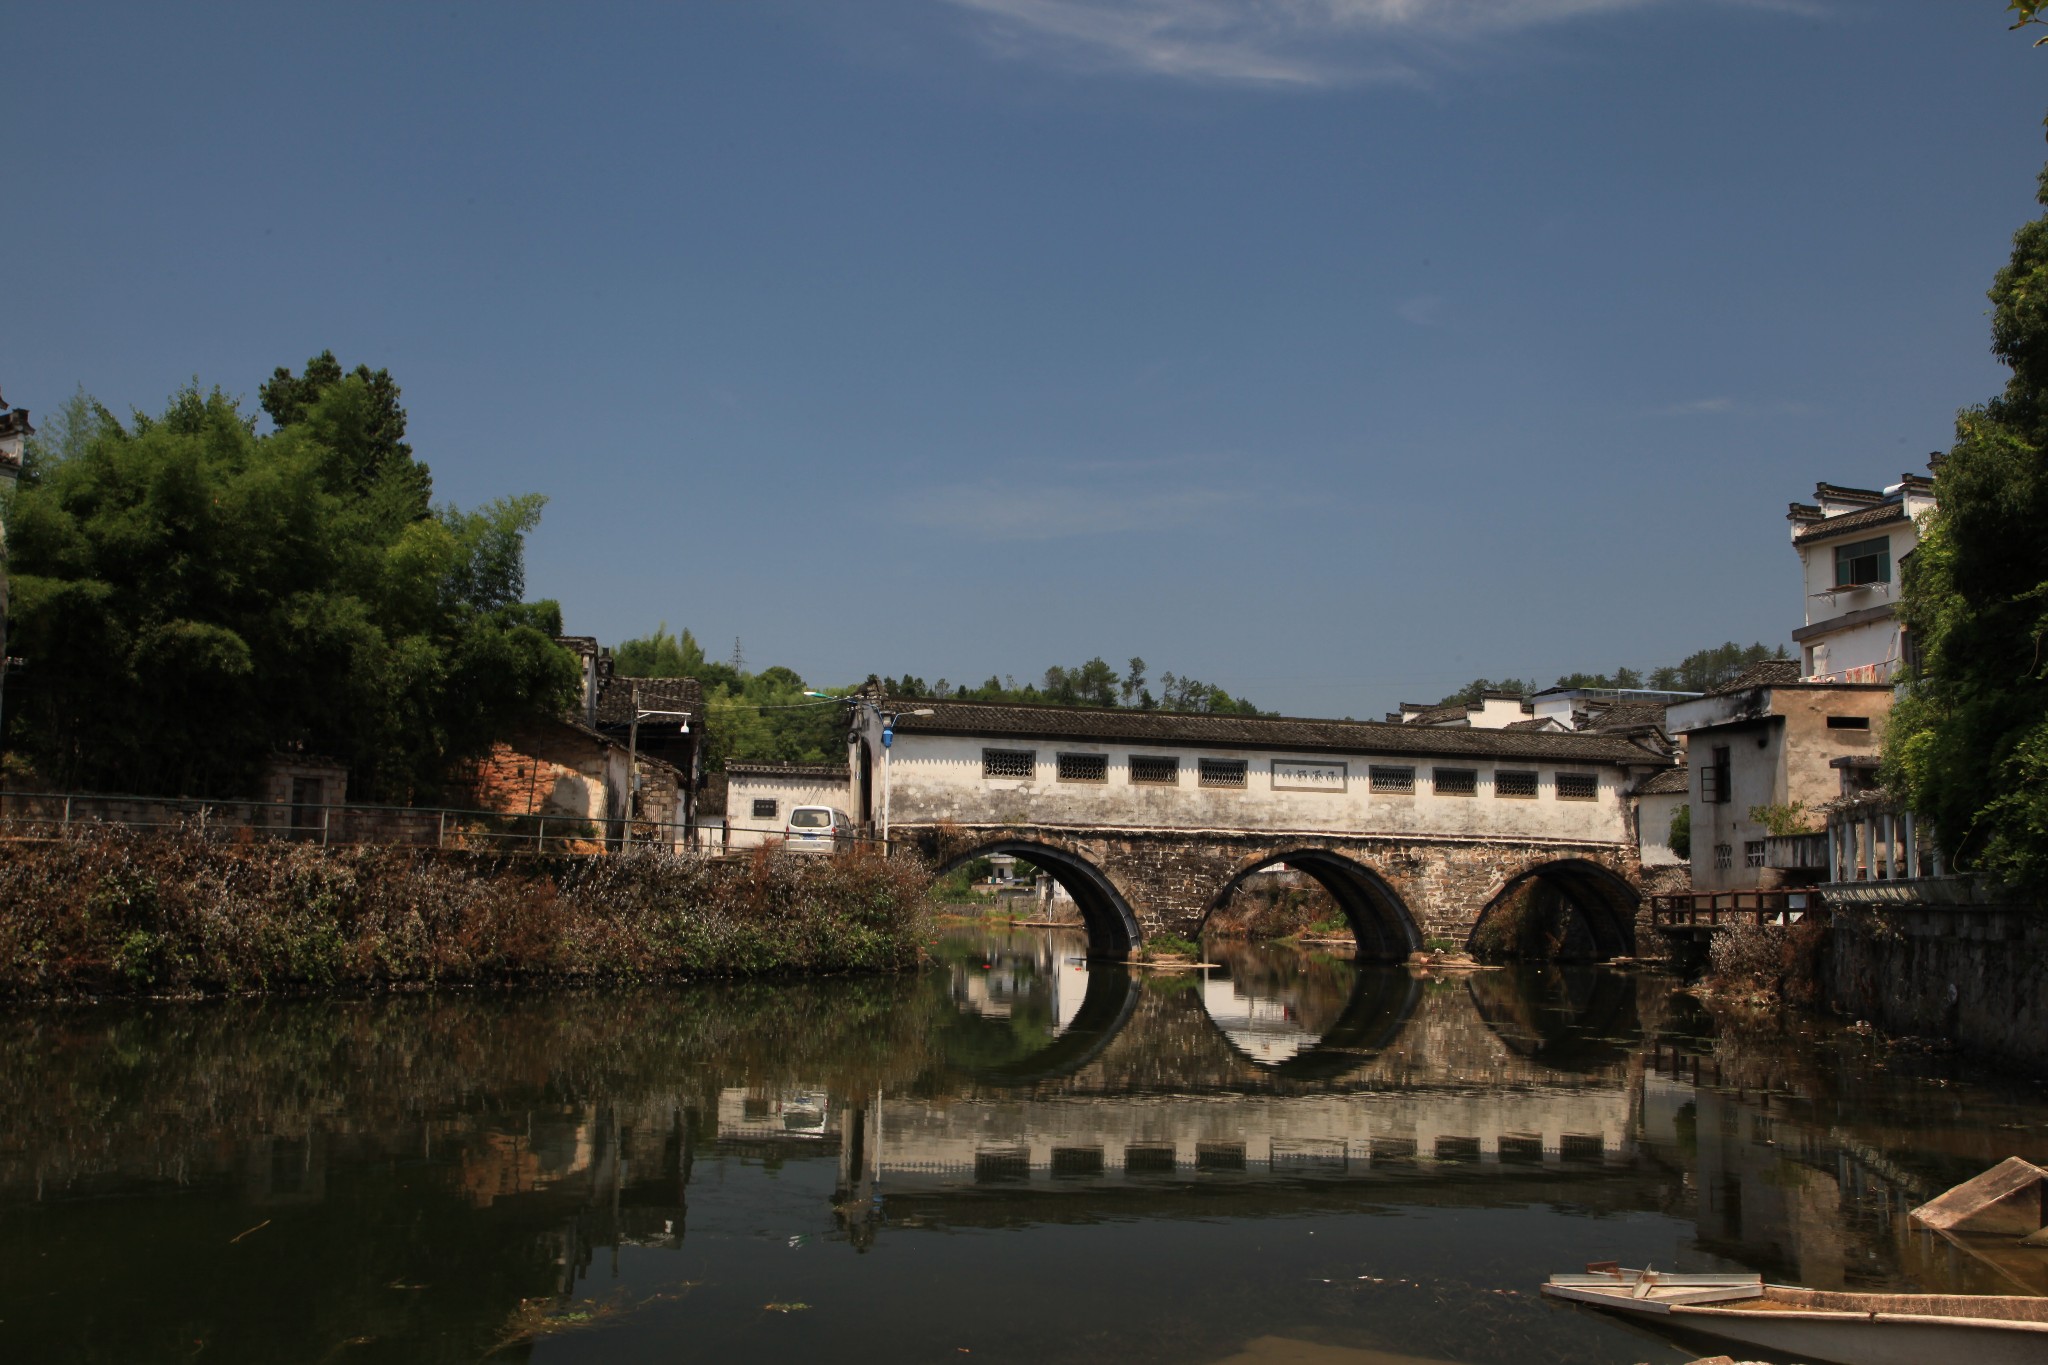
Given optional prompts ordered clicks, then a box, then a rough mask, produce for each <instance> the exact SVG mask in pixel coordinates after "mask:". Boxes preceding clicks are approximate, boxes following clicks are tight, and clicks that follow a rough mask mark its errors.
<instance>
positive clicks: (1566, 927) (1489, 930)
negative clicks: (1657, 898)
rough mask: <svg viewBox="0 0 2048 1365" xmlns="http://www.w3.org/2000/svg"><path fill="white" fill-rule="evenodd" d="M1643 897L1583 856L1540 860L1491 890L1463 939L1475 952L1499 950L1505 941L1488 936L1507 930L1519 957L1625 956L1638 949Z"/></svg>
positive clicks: (1573, 957)
mask: <svg viewBox="0 0 2048 1365" xmlns="http://www.w3.org/2000/svg"><path fill="white" fill-rule="evenodd" d="M1641 900H1642V898H1641V897H1640V896H1639V895H1637V894H1636V889H1635V888H1634V887H1632V886H1630V885H1629V884H1628V882H1626V881H1625V880H1623V879H1622V878H1621V877H1620V876H1619V875H1617V874H1616V873H1614V872H1612V871H1610V870H1609V869H1607V868H1605V867H1602V866H1601V865H1600V864H1598V863H1595V862H1588V861H1587V860H1585V859H1583V858H1561V859H1558V860H1556V861H1554V862H1547V863H1538V864H1537V865H1535V866H1534V867H1528V868H1524V869H1523V870H1522V871H1520V872H1518V873H1516V874H1515V875H1514V876H1512V877H1510V878H1508V879H1507V881H1505V882H1503V883H1502V884H1501V885H1500V886H1498V887H1496V888H1494V891H1493V894H1492V895H1490V896H1488V897H1487V899H1486V906H1485V908H1484V909H1482V910H1481V911H1480V912H1479V917H1478V918H1477V919H1476V920H1474V921H1473V922H1472V933H1471V936H1470V938H1469V939H1468V940H1467V942H1468V943H1469V944H1470V945H1471V946H1472V947H1473V948H1474V949H1475V950H1476V949H1478V948H1481V947H1491V948H1493V949H1494V950H1495V951H1496V952H1497V951H1498V950H1499V949H1500V948H1501V947H1502V946H1503V945H1498V944H1489V939H1491V938H1497V937H1500V936H1501V931H1502V930H1503V929H1504V928H1505V932H1506V934H1507V935H1508V936H1511V937H1512V939H1513V944H1512V955H1513V956H1517V957H1524V958H1554V959H1558V960H1582V961H1583V960H1590V959H1594V958H1610V957H1627V956H1630V955H1632V954H1634V952H1635V950H1636V907H1637V906H1638V905H1639V904H1641ZM1509 926H1511V927H1509Z"/></svg>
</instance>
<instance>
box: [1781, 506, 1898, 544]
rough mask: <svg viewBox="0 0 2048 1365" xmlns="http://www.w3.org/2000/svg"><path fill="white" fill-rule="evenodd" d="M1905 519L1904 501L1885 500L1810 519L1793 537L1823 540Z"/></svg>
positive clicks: (1794, 538)
mask: <svg viewBox="0 0 2048 1365" xmlns="http://www.w3.org/2000/svg"><path fill="white" fill-rule="evenodd" d="M1905 519H1906V505H1905V504H1904V503H1903V502H1898V501H1892V502H1883V503H1879V504H1878V505H1877V506H1875V507H1860V508H1858V509H1857V510H1856V511H1854V512H1844V513H1842V514H1841V515H1840V516H1835V517H1823V518H1821V519H1820V520H1819V521H1809V522H1807V523H1806V524H1805V525H1804V526H1801V527H1800V528H1799V530H1798V531H1797V532H1796V533H1795V534H1794V535H1793V537H1792V539H1793V540H1795V541H1800V540H1823V539H1825V538H1827V537H1828V536H1838V535H1840V534H1842V532H1844V531H1861V530H1863V529H1864V528H1865V527H1867V526H1884V525H1888V524H1889V523H1891V522H1894V521H1904V520H1905Z"/></svg>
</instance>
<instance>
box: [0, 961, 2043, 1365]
mask: <svg viewBox="0 0 2048 1365" xmlns="http://www.w3.org/2000/svg"><path fill="white" fill-rule="evenodd" d="M1084 947H1085V945H1084V943H1083V941H1082V940H1081V939H1080V938H1079V936H1066V935H1062V934H1059V933H1057V932H1042V931H1016V932H1007V933H1005V932H1000V931H989V930H983V929H979V928H960V929H952V930H948V931H946V933H945V934H944V936H943V937H942V939H941V941H940V943H939V944H938V945H937V951H938V952H939V953H940V955H941V959H942V966H941V968H940V969H939V970H935V971H933V972H931V973H928V974H927V975H925V976H922V977H920V978H917V979H913V980H904V981H833V982H821V983H807V984H801V985H784V986H761V985H754V986H704V987H693V988H687V989H676V990H646V991H633V992H606V993H587V994H564V995H560V996H551V997H542V998H535V997H533V996H495V995H481V996H458V997H448V996H441V997H434V998H402V999H386V1000H375V1001H369V1002H339V1003H338V1002H301V1003H288V1004H279V1003H271V1004H248V1003H225V1004H222V1003H215V1004H206V1005H175V1006H174V1005H147V1006H123V1007H118V1008H116V1007H104V1008H75V1009H67V1010H62V1011H49V1012H42V1013H19V1012H17V1013H15V1014H12V1015H10V1016H9V1017H8V1021H7V1022H8V1028H7V1030H6V1033H5V1039H4V1042H0V1049H4V1056H0V1061H4V1067H0V1099H4V1105H0V1359H5V1360H20V1361H31V1360H33V1361H87V1360H90V1361H119V1362H131V1361H173V1360H176V1361H187V1360H200V1361H208V1360H218V1361H279V1362H284V1361H307V1362H342V1363H353V1362H370V1361H380V1362H381V1361H483V1360H490V1361H508V1362H509V1361H529V1360H530V1361H536V1362H580V1361H599V1360H602V1361H606V1362H636V1361H663V1362H675V1361H698V1360H702V1361H723V1360H737V1359H741V1358H776V1359H797V1360H804V1359H815V1360H832V1361H836V1362H862V1361H942V1360H944V1361H957V1360H960V1359H963V1358H966V1357H971V1358H972V1359H973V1360H976V1361H997V1362H1001V1361H1018V1362H1025V1361H1029V1362H1062V1361H1095V1360H1108V1359H1118V1360H1130V1361H1168V1360H1171V1361H1195V1362H1220V1361H1225V1360H1233V1361H1247V1362H1249V1361H1283V1360H1298V1361H1315V1362H1330V1363H1331V1365H1336V1363H1337V1362H1354V1363H1355V1365H1366V1363H1367V1362H1388V1361H1392V1360H1395V1359H1401V1358H1415V1359H1421V1360H1433V1361H1460V1362H1472V1365H1483V1363H1492V1362H1497V1363H1499V1365H1507V1363H1508V1362H1514V1365H1526V1363H1527V1362H1542V1361H1574V1362H1616V1363H1617V1365H1625V1363H1626V1362H1635V1361H1649V1362H1675V1361H1682V1360H1686V1359H1689V1358H1691V1356H1693V1355H1695V1354H1703V1353H1705V1352H1703V1351H1695V1350H1688V1349H1685V1348H1684V1347H1683V1346H1681V1345H1677V1344H1673V1343H1669V1342H1666V1341H1662V1340H1659V1339H1658V1338H1655V1337H1651V1336H1648V1335H1644V1334H1642V1333H1641V1332H1640V1331H1638V1330H1636V1329H1632V1328H1629V1327H1625V1326H1622V1325H1619V1324H1617V1323H1614V1322H1612V1321H1610V1320H1607V1319H1604V1318H1601V1317H1598V1316H1596V1315H1593V1314H1591V1313H1589V1312H1586V1311H1583V1310H1578V1309H1572V1308H1563V1307H1557V1306H1553V1305H1551V1304H1548V1303H1545V1302H1543V1301H1541V1300H1539V1299H1538V1298H1537V1296H1536V1294H1535V1292H1534V1291H1535V1286H1536V1285H1537V1283H1539V1282H1540V1281H1541V1280H1542V1279H1543V1278H1544V1276H1546V1275H1547V1274H1549V1273H1550V1272H1552V1271H1555V1270H1562V1269H1573V1268H1576V1267H1578V1266H1579V1265H1580V1264H1581V1263H1582V1262H1585V1261H1588V1260H1597V1259H1618V1260H1621V1261H1623V1262H1624V1263H1629V1264H1643V1263H1650V1264H1654V1265H1656V1266H1658V1267H1659V1268H1663V1269H1676V1270H1708V1269H1742V1270H1756V1271H1761V1272H1763V1273H1764V1274H1766V1275H1767V1276H1769V1277H1772V1278H1776V1279H1782V1280H1789V1281H1796V1282H1798V1283H1802V1284H1808V1285H1814V1286H1819V1287H1822V1288H1851V1289H1870V1288H1898V1289H1912V1290H1929V1291H1936V1290H1960V1291H1965V1292H2008V1293H2009V1292H2020V1289H2019V1288H2018V1287H2016V1286H2015V1284H2014V1283H2013V1282H2012V1281H2011V1280H2010V1279H2007V1278H2004V1277H2003V1275H2002V1273H2001V1271H2000V1270H1999V1269H1998V1268H1996V1267H1995V1266H1992V1265H1990V1264H1987V1263H1985V1262H1984V1261H1982V1260H1979V1259H1977V1258H1976V1257H1974V1256H1972V1255H1970V1254H1969V1253H1967V1252H1964V1251H1962V1250H1959V1249H1957V1248H1955V1247H1953V1246H1951V1245H1950V1244H1948V1243H1946V1242H1942V1241H1938V1240H1935V1239H1932V1238H1930V1237H1929V1236H1928V1235H1927V1234H1924V1233H1920V1232H1917V1231H1915V1230H1912V1229H1910V1228H1909V1227H1908V1226H1907V1223H1906V1219H1905V1213H1906V1211H1907V1210H1908V1209H1910V1208H1911V1207H1913V1206H1914V1205H1915V1204H1918V1203H1920V1202H1921V1201H1923V1200H1924V1199H1926V1198H1928V1197H1930V1196H1932V1195H1933V1194H1935V1193H1938V1192H1939V1191H1941V1190H1942V1189H1944V1188H1946V1187H1947V1186H1949V1185H1951V1184H1953V1183H1955V1182H1957V1181H1959V1180H1962V1179H1965V1178H1967V1177H1969V1176H1971V1175H1974V1174H1976V1173H1977V1172H1978V1171H1980V1170H1982V1169H1983V1168H1984V1167H1985V1166H1988V1165H1990V1164H1991V1163H1993V1162H1995V1161H1997V1160H2000V1159H2002V1158H2004V1157H2006V1156H2010V1155H2013V1154H2015V1153H2018V1154H2020V1155H2023V1156H2027V1157H2029V1158H2032V1159H2035V1160H2048V1104H2044V1103H2043V1099H2042V1096H2041V1093H2040V1092H2039V1091H2038V1090H2036V1089H2033V1088H2030V1087H2024V1086H2010V1085H2001V1084H1999V1083H1997V1082H1995V1081H1991V1080H1987V1079H1983V1078H1975V1079H1972V1078H1969V1077H1965V1076H1962V1075H1959V1074H1957V1072H1956V1069H1955V1068H1954V1066H1953V1065H1952V1064H1950V1063H1948V1062H1946V1061H1944V1060H1942V1059H1939V1058H1931V1057H1927V1056H1924V1055H1919V1054H1913V1053H1904V1052H1900V1051H1896V1050H1891V1051H1888V1050H1886V1049H1885V1048H1883V1047H1881V1046H1878V1045H1876V1044H1873V1043H1871V1042H1868V1041H1866V1040H1864V1039H1861V1038H1858V1037H1856V1036H1854V1035H1852V1034H1848V1033H1844V1032H1842V1031H1839V1030H1835V1029H1832V1028H1831V1027H1830V1026H1827V1025H1824V1024H1821V1023H1819V1022H1814V1023H1812V1024H1810V1025H1806V1026H1804V1027H1803V1028H1799V1029H1795V1031H1794V1032H1793V1033H1791V1034H1790V1035H1785V1034H1779V1033H1764V1034H1758V1035H1756V1036H1747V1035H1745V1036H1734V1035H1733V1034H1731V1033H1729V1032H1727V1031H1722V1032H1720V1033H1718V1034H1717V1032H1716V1030H1715V1028H1714V1026H1713V1024H1712V1023H1711V1021H1710V1020H1708V1019H1707V1018H1706V1017H1705V1016H1704V1015H1702V1014H1701V1013H1700V1012H1699V1010H1698V1009H1697V1007H1696V1006H1694V1005H1692V1004H1691V1003H1690V1001H1689V1000H1688V999H1687V998H1685V997H1683V996H1680V995H1677V994H1675V993H1674V990H1673V986H1672V983H1671V982H1670V981H1668V980H1666V979H1664V978H1660V977H1654V976H1640V975H1638V976H1630V975H1621V974H1615V973H1603V972H1596V971H1590V970H1587V971H1576V970H1562V969H1557V968H1550V969H1544V970H1528V971H1517V972H1507V971H1496V972H1482V973H1474V974H1471V975H1453V976H1447V977H1438V978H1432V977H1430V976H1427V975H1421V974H1415V973H1411V972H1410V971H1408V970H1406V969H1383V968H1367V969H1362V968H1356V967H1354V966H1352V965H1351V964H1349V963H1346V962H1342V961H1338V960H1335V959H1333V958H1330V957H1328V956H1320V955H1314V954H1306V955H1305V954H1302V953H1298V952H1293V951H1283V950H1279V949H1272V948H1246V947H1237V948H1231V947H1227V946H1224V945H1220V944H1219V945H1212V951H1211V956H1212V958H1214V959H1215V960H1216V961H1218V962H1220V963H1222V964H1223V965H1222V966H1221V968H1219V969H1216V970H1212V971H1210V972H1207V973H1205V974H1200V975H1181V976H1169V975H1160V974H1146V973H1138V972H1131V971H1128V970H1126V969H1124V968H1121V967H1105V966H1102V965H1100V964H1094V965H1090V964H1088V963H1086V962H1085V961H1084V959H1083V958H1082V953H1083V951H1084ZM2017 1273H2020V1274H2021V1275H2023V1276H2024V1275H2025V1274H2026V1273H2027V1272H2026V1271H2024V1269H2022V1270H2021V1271H2019V1272H2017ZM2026 1288H2027V1289H2030V1290H2031V1291H2032V1292H2042V1293H2048V1282H2043V1283H2035V1284H2030V1285H2028V1286H2026Z"/></svg>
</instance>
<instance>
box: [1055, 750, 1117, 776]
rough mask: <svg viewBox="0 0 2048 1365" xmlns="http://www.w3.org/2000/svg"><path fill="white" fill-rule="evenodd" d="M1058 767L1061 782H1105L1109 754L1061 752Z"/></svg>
mask: <svg viewBox="0 0 2048 1365" xmlns="http://www.w3.org/2000/svg"><path fill="white" fill-rule="evenodd" d="M1059 769H1060V781H1062V782H1107V781H1109V755H1108V754H1061V755H1060V756H1059Z"/></svg>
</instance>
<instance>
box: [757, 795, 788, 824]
mask: <svg viewBox="0 0 2048 1365" xmlns="http://www.w3.org/2000/svg"><path fill="white" fill-rule="evenodd" d="M781 813H782V805H781V803H780V802H778V801H775V800H772V799H771V800H767V801H756V802H755V803H754V818H755V819H756V820H773V819H774V818H775V817H776V816H777V815H779V814H781Z"/></svg>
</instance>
